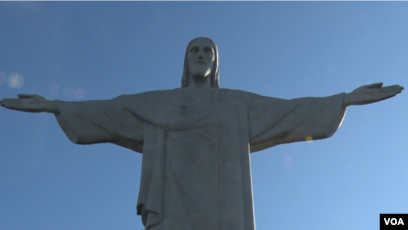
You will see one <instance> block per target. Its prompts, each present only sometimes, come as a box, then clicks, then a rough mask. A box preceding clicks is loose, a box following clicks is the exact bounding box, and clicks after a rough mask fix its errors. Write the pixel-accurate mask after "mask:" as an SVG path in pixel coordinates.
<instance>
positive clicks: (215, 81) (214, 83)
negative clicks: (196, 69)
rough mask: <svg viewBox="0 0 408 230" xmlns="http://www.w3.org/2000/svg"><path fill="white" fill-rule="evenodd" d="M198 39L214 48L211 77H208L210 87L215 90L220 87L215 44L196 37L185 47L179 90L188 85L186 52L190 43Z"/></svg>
mask: <svg viewBox="0 0 408 230" xmlns="http://www.w3.org/2000/svg"><path fill="white" fill-rule="evenodd" d="M199 39H207V40H208V41H210V42H211V43H212V44H213V48H214V56H215V57H214V64H213V68H212V71H211V76H210V78H211V79H210V80H211V83H210V84H211V87H215V88H219V87H220V80H219V69H218V48H217V45H216V44H215V42H214V41H213V40H211V39H210V38H207V37H198V38H194V39H193V40H191V41H190V42H189V43H188V45H187V49H186V55H185V56H184V69H183V76H182V78H181V88H183V87H187V86H188V84H189V81H190V79H189V74H188V73H189V72H188V58H187V54H188V50H189V48H190V45H191V43H193V42H195V41H197V40H199Z"/></svg>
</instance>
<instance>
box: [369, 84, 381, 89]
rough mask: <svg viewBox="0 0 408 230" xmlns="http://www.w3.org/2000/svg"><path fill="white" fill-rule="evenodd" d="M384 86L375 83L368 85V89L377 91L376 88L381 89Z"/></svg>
mask: <svg viewBox="0 0 408 230" xmlns="http://www.w3.org/2000/svg"><path fill="white" fill-rule="evenodd" d="M382 85H383V83H382V82H379V83H374V84H371V85H368V86H367V88H368V89H375V88H380V87H381V86H382Z"/></svg>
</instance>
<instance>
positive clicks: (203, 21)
mask: <svg viewBox="0 0 408 230" xmlns="http://www.w3.org/2000/svg"><path fill="white" fill-rule="evenodd" d="M407 12H408V3H407V2H0V22H1V23H0V98H10V97H16V95H17V94H19V93H29V94H39V95H42V96H44V97H46V98H47V99H50V100H52V99H57V100H67V101H79V100H95V99H109V98H113V97H116V96H118V95H121V94H132V93H140V92H145V91H150V90H157V89H173V88H177V87H180V82H181V74H182V68H183V58H184V52H185V48H186V45H187V43H188V42H189V41H190V40H191V39H193V38H195V37H198V36H206V37H210V38H212V39H213V40H214V41H215V42H216V43H217V45H218V48H219V55H220V85H221V87H222V88H230V89H241V90H245V91H250V92H254V93H258V94H262V95H266V96H273V97H279V98H286V99H290V98H297V97H304V96H316V97H322V96H330V95H334V94H337V93H341V92H351V91H352V90H353V89H355V88H357V87H359V86H361V85H365V84H371V83H375V82H384V84H385V85H393V84H400V85H403V86H408V78H407V75H408V46H407V41H408V30H407V29H406V25H408V14H407ZM407 117H408V104H407V96H406V93H402V94H400V95H398V96H397V97H395V98H392V99H390V100H387V101H383V102H379V103H376V104H371V105H366V106H354V107H349V108H348V110H347V114H346V117H345V119H344V122H343V124H342V126H341V127H340V128H339V130H338V131H337V133H336V134H335V135H334V136H333V137H331V138H329V139H325V140H321V141H313V142H311V143H307V142H302V143H294V144H289V145H282V146H277V147H274V148H271V149H267V150H264V151H262V152H257V153H254V154H253V155H252V156H251V161H252V176H253V192H254V205H255V219H256V226H257V229H261V230H263V229H276V230H292V229H314V230H320V229H321V230H326V229H330V230H344V229H358V230H372V229H378V228H379V213H408V200H407V199H406V194H408V177H407V176H408V167H407V165H408V154H407V147H408V139H407V137H408V135H407V134H406V130H407V127H408V126H407V125H408V121H407V119H406V118H407ZM0 121H1V128H0V152H1V154H0V229H6V230H20V229H21V230H29V229H42V230H48V229H50V230H51V229H58V230H72V229H75V230H76V229H78V230H80V229H106V230H111V229H122V230H125V229H133V230H134V229H136V230H142V229H143V226H142V224H141V221H140V217H139V216H136V214H135V212H136V211H135V205H136V201H137V195H138V189H139V183H140V170H141V169H140V167H141V159H142V155H141V154H138V153H134V152H131V151H130V150H127V149H123V148H120V147H117V146H114V145H109V144H100V145H89V146H80V145H74V144H72V143H71V142H70V141H69V140H68V138H66V136H65V135H64V133H63V132H62V131H61V129H60V128H59V126H58V124H57V122H56V120H55V118H54V117H53V116H52V115H51V114H44V113H40V114H31V113H22V112H16V111H11V110H6V109H3V108H1V109H0Z"/></svg>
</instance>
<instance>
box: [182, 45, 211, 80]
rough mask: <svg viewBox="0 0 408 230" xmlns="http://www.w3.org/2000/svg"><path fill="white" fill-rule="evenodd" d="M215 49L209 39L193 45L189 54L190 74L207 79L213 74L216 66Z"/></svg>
mask: <svg viewBox="0 0 408 230" xmlns="http://www.w3.org/2000/svg"><path fill="white" fill-rule="evenodd" d="M214 59H215V54H214V48H213V45H212V43H211V42H210V41H208V40H207V39H199V40H197V41H194V42H193V43H191V45H190V47H189V49H188V53H187V60H188V72H189V73H190V74H191V75H193V76H195V77H207V76H209V75H210V74H211V71H212V68H213V64H214Z"/></svg>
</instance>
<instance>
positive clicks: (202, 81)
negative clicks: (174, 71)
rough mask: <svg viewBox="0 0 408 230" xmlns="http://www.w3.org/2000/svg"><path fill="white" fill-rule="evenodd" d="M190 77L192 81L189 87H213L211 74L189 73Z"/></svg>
mask: <svg viewBox="0 0 408 230" xmlns="http://www.w3.org/2000/svg"><path fill="white" fill-rule="evenodd" d="M188 77H189V80H190V81H189V83H188V86H187V88H211V75H209V76H207V77H202V76H193V75H191V74H189V76H188Z"/></svg>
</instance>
